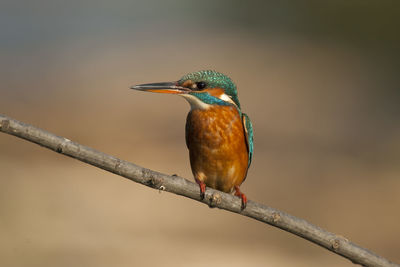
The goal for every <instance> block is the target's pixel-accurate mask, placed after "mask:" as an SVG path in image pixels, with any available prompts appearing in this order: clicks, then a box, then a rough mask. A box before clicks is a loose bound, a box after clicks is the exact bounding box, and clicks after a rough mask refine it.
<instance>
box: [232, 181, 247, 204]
mask: <svg viewBox="0 0 400 267" xmlns="http://www.w3.org/2000/svg"><path fill="white" fill-rule="evenodd" d="M235 196H238V197H240V199H241V200H242V205H241V207H240V209H241V210H244V209H245V208H246V206H247V197H246V195H245V194H243V193H242V192H240V189H239V186H235Z"/></svg>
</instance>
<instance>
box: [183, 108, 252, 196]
mask: <svg viewBox="0 0 400 267" xmlns="http://www.w3.org/2000/svg"><path fill="white" fill-rule="evenodd" d="M244 134H245V133H244V129H243V124H242V119H241V117H240V114H239V112H238V111H237V109H236V108H235V107H234V106H215V107H210V108H208V109H205V110H203V109H194V110H192V111H191V112H190V113H189V114H188V117H187V121H186V143H187V146H188V148H189V154H190V164H191V167H192V172H193V175H194V176H195V177H196V178H197V179H199V180H200V181H203V182H204V183H205V184H206V185H207V186H209V187H212V188H215V189H218V190H221V191H224V192H231V191H232V189H233V187H234V186H239V185H240V184H241V183H242V182H243V180H244V179H245V177H246V174H247V167H248V166H247V165H248V151H247V146H246V140H245V135H244Z"/></svg>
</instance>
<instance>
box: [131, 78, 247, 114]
mask: <svg viewBox="0 0 400 267" xmlns="http://www.w3.org/2000/svg"><path fill="white" fill-rule="evenodd" d="M131 88H132V89H135V90H140V91H149V92H155V93H167V94H177V95H181V96H183V97H184V98H186V100H188V102H189V103H190V105H191V107H192V109H193V108H202V109H205V108H207V107H209V106H210V105H225V106H226V105H234V106H236V107H237V108H239V109H240V103H239V99H238V97H237V90H236V85H235V84H234V83H233V81H232V80H231V79H230V78H229V77H228V76H226V75H224V74H222V73H219V72H216V71H213V70H202V71H196V72H192V73H189V74H186V75H185V76H183V77H182V78H180V79H179V80H178V81H176V82H163V83H148V84H139V85H135V86H132V87H131Z"/></svg>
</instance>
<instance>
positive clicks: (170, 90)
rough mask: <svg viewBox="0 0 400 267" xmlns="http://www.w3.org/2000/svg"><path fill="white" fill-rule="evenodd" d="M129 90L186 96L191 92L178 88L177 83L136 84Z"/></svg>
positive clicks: (184, 88) (187, 89)
mask: <svg viewBox="0 0 400 267" xmlns="http://www.w3.org/2000/svg"><path fill="white" fill-rule="evenodd" d="M131 89H135V90H139V91H147V92H153V93H165V94H186V93H188V92H190V91H191V90H190V89H189V88H186V87H182V86H179V85H178V83H177V82H164V83H146V84H138V85H135V86H132V87H131Z"/></svg>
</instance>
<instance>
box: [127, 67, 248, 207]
mask: <svg viewBox="0 0 400 267" xmlns="http://www.w3.org/2000/svg"><path fill="white" fill-rule="evenodd" d="M130 88H131V89H135V90H139V91H147V92H153V93H165V94H174V95H179V96H182V97H183V98H185V99H186V100H187V101H188V102H189V104H190V112H189V113H188V115H187V118H186V127H185V139H186V146H187V148H188V149H189V158H190V166H191V169H192V173H193V176H194V179H195V181H196V183H197V184H198V185H199V187H200V198H201V199H204V196H205V191H206V187H211V188H213V189H216V190H220V191H222V192H226V193H232V192H233V191H235V193H234V195H235V196H238V197H240V199H241V209H242V210H243V209H245V208H246V205H247V197H246V195H245V194H244V193H242V192H241V190H240V185H241V184H242V183H243V182H244V180H245V179H246V176H247V172H248V169H249V167H250V165H251V161H252V158H253V126H252V123H251V121H250V118H249V117H248V116H247V115H246V114H245V113H243V112H242V109H241V106H240V102H239V98H238V94H237V88H236V85H235V83H234V82H233V81H232V80H231V78H229V77H228V76H226V75H224V74H222V73H220V72H217V71H214V70H202V71H196V72H192V73H189V74H186V75H184V76H183V77H181V78H180V79H179V80H177V81H173V82H159V83H147V84H139V85H135V86H132V87H130Z"/></svg>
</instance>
